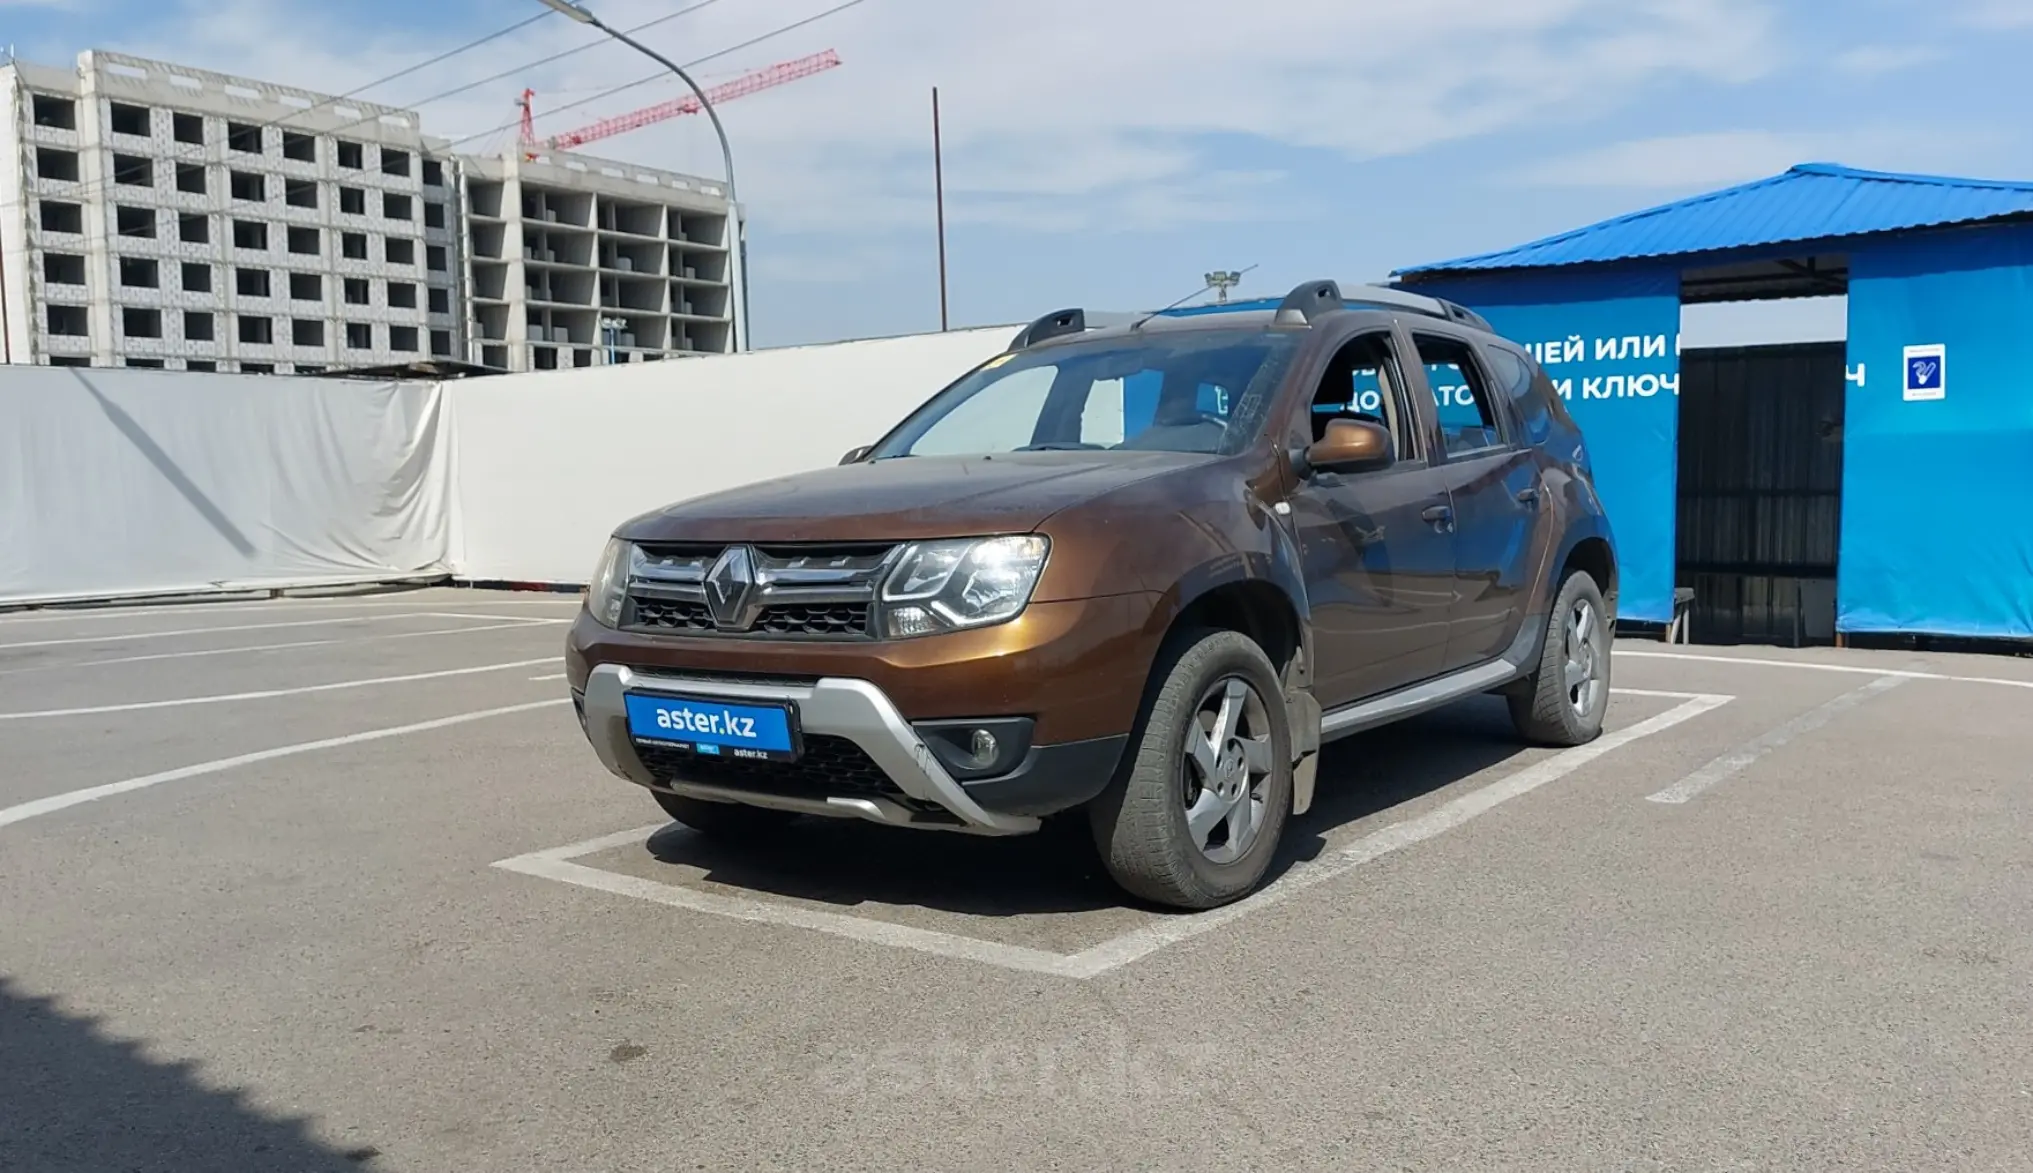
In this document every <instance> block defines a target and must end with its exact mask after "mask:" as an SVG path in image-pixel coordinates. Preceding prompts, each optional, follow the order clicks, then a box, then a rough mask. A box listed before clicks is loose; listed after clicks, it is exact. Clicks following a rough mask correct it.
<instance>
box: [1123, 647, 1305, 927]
mask: <svg viewBox="0 0 2033 1173" xmlns="http://www.w3.org/2000/svg"><path fill="white" fill-rule="evenodd" d="M1173 647H1174V648H1175V649H1183V650H1180V651H1178V654H1177V655H1176V656H1175V657H1173V658H1172V659H1170V661H1169V666H1167V661H1166V660H1163V659H1161V660H1160V661H1159V663H1160V670H1161V671H1164V673H1165V676H1164V678H1163V681H1162V683H1160V684H1159V685H1158V687H1157V690H1156V692H1155V693H1154V694H1153V695H1152V697H1151V699H1150V701H1149V702H1148V708H1147V710H1146V712H1145V714H1144V719H1143V721H1142V728H1141V729H1140V730H1139V733H1138V736H1137V737H1136V739H1135V741H1134V745H1133V749H1132V752H1131V755H1130V757H1129V760H1128V762H1127V763H1126V769H1125V770H1124V773H1123V774H1122V775H1121V776H1120V777H1118V778H1117V780H1116V781H1115V782H1114V783H1113V784H1112V785H1111V786H1110V787H1109V789H1108V790H1107V791H1106V792H1104V793H1103V794H1102V796H1101V797H1100V798H1098V799H1096V800H1095V802H1094V804H1093V806H1091V807H1090V808H1089V811H1088V813H1089V818H1090V821H1091V824H1092V826H1093V829H1094V840H1095V844H1096V846H1097V847H1098V848H1099V849H1100V851H1101V856H1102V860H1103V862H1104V863H1105V864H1106V866H1107V868H1108V871H1109V874H1110V875H1111V876H1112V877H1114V879H1115V881H1116V883H1118V884H1120V885H1121V886H1122V887H1123V888H1124V889H1125V890H1127V891H1128V892H1130V893H1132V894H1134V895H1137V896H1141V897H1143V898H1144V899H1146V900H1150V901H1153V902H1155V903H1159V904H1167V905H1172V906H1174V907H1179V908H1193V909H1200V908H1213V907H1216V906H1218V905H1222V904H1227V903H1229V902H1231V901H1234V900H1238V899H1240V898H1242V897H1243V896H1246V895H1248V894H1249V892H1250V891H1251V890H1253V889H1254V888H1255V887H1256V886H1257V884H1258V883H1259V882H1260V881H1261V880H1262V879H1263V876H1264V872H1265V870H1266V869H1267V868H1269V866H1270V862H1271V856H1272V855H1273V854H1274V853H1275V852H1276V851H1277V847H1278V840H1279V838H1280V836H1281V835H1282V834H1283V832H1284V828H1285V821H1286V819H1287V818H1288V817H1289V816H1290V813H1291V809H1292V755H1291V745H1292V737H1291V731H1290V729H1289V728H1288V727H1287V722H1286V715H1285V707H1284V703H1283V696H1284V694H1283V692H1282V691H1281V690H1280V689H1279V686H1278V675H1277V670H1276V669H1275V668H1273V667H1272V666H1271V661H1270V658H1269V657H1268V656H1266V655H1265V654H1264V651H1263V649H1262V648H1260V647H1258V646H1257V645H1256V643H1255V642H1253V641H1252V640H1250V639H1249V638H1248V637H1247V636H1244V635H1242V634H1240V633H1238V632H1233V631H1215V632H1207V633H1203V634H1200V635H1197V636H1188V637H1184V638H1182V639H1180V640H1178V641H1177V642H1175V643H1174V644H1173Z"/></svg>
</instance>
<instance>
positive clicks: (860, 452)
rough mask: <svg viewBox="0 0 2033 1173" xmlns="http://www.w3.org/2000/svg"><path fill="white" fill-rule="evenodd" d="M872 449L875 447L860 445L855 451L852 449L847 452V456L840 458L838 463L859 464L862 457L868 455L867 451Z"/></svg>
mask: <svg viewBox="0 0 2033 1173" xmlns="http://www.w3.org/2000/svg"><path fill="white" fill-rule="evenodd" d="M873 447H875V445H873V444H863V445H862V446H861V447H859V448H856V449H853V450H851V451H849V452H848V453H847V455H845V456H843V457H841V458H840V463H842V464H855V463H857V462H859V461H860V460H861V458H862V457H864V456H866V455H868V450H869V449H871V448H873Z"/></svg>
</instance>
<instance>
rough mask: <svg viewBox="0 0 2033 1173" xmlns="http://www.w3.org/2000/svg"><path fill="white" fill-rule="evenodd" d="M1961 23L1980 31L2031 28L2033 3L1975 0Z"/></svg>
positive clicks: (2026, 1)
mask: <svg viewBox="0 0 2033 1173" xmlns="http://www.w3.org/2000/svg"><path fill="white" fill-rule="evenodd" d="M1962 22H1963V23H1964V24H1967V25H1969V26H1971V27H1972V28H1980V29H2024V28H2033V3H2028V0H1975V2H1974V3H1971V4H1970V5H1969V8H1968V10H1967V11H1965V12H1964V13H1963V14H1962Z"/></svg>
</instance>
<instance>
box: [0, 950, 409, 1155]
mask: <svg viewBox="0 0 2033 1173" xmlns="http://www.w3.org/2000/svg"><path fill="white" fill-rule="evenodd" d="M144 1046H145V1044H143V1043H139V1042H127V1041H124V1040H121V1039H117V1038H111V1037H108V1036H107V1034H105V1033H104V1032H103V1031H102V1030H101V1029H99V1027H98V1026H97V1024H96V1023H94V1022H93V1021H91V1020H90V1019H85V1018H79V1017H76V1016H74V1015H71V1014H67V1013H65V1012H64V1011H63V1010H61V1009H59V1008H58V1007H57V1006H56V1005H55V1004H54V1003H53V1002H52V1001H51V1000H50V999H47V998H40V997H33V996H29V995H27V994H24V993H22V992H20V991H19V990H17V989H15V988H14V987H13V985H12V983H11V982H9V981H8V979H7V978H6V977H4V976H0V1169H32V1170H35V1171H36V1173H72V1171H75V1173H106V1171H107V1170H118V1169H175V1170H178V1173H247V1171H249V1170H261V1169H288V1170H291V1171H292V1173H341V1171H344V1173H359V1171H360V1170H364V1169H374V1168H378V1167H379V1166H378V1165H376V1164H375V1163H374V1158H375V1157H376V1156H378V1155H379V1154H378V1152H377V1150H376V1149H375V1148H374V1147H373V1146H371V1145H363V1146H360V1147H358V1148H354V1149H351V1150H347V1151H340V1150H336V1149H332V1148H329V1147H327V1146H325V1145H323V1144H321V1143H319V1142H318V1141H317V1140H316V1139H314V1138H313V1137H312V1136H311V1135H310V1134H309V1130H308V1129H307V1128H306V1127H305V1124H304V1121H302V1120H298V1119H288V1118H282V1117H276V1116H270V1115H267V1114H264V1113H263V1112H261V1111H259V1110H257V1109H255V1108H253V1107H251V1106H250V1105H248V1104H247V1103H246V1102H245V1099H244V1098H243V1096H242V1095H241V1093H239V1092H237V1091H234V1090H231V1089H225V1090H221V1089H217V1088H212V1087H207V1086H205V1084H204V1083H203V1082H202V1081H201V1080H200V1079H199V1078H198V1075H197V1072H196V1070H195V1068H196V1064H194V1063H190V1062H179V1063H162V1062H158V1061H156V1060H153V1059H150V1058H148V1057H147V1056H146V1055H145V1054H144V1053H143V1048H144Z"/></svg>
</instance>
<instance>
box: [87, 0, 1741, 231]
mask: <svg viewBox="0 0 2033 1173" xmlns="http://www.w3.org/2000/svg"><path fill="white" fill-rule="evenodd" d="M830 2H831V0H739V2H732V0H730V2H725V3H715V4H712V5H711V6H709V7H707V8H705V9H703V10H701V11H699V12H697V13H695V14H692V15H688V16H684V17H681V18H679V19H678V20H675V21H672V22H670V23H668V24H666V25H663V26H661V27H659V28H656V29H654V30H651V31H650V32H648V33H645V34H644V36H645V39H647V40H649V41H650V42H651V43H652V44H654V45H655V46H657V47H658V48H660V49H663V50H665V51H668V52H670V53H672V54H673V55H674V56H679V57H680V59H684V58H688V57H696V56H698V55H700V50H699V48H698V47H705V46H721V45H727V44H732V43H735V42H738V41H741V40H744V39H746V38H748V37H750V36H754V35H756V34H758V33H761V32H765V31H768V30H769V29H772V28H775V27H779V26H781V25H783V24H785V23H788V22H789V21H791V20H795V19H799V18H801V17H804V16H809V15H811V14H813V13H815V12H818V11H821V10H823V9H824V8H826V7H828V6H829V4H830ZM531 7H532V8H533V7H534V3H533V2H532V4H531ZM338 8H339V6H330V5H311V4H309V3H307V2H305V0H291V2H289V3H278V2H276V0H209V2H207V3H205V4H202V5H191V6H188V7H186V8H184V9H183V10H182V11H181V12H179V13H178V14H177V17H178V18H177V20H176V22H175V23H173V24H165V25H163V26H160V31H159V32H155V33H146V32H137V33H136V34H134V38H135V40H136V41H141V42H144V43H128V44H123V45H121V46H120V47H121V48H124V49H128V50H130V51H134V52H140V53H144V54H148V55H154V56H162V57H168V58H171V59H174V60H185V61H190V62H191V63H192V64H200V65H207V66H210V67H213V68H218V69H222V70H226V71H229V72H238V73H244V74H248V75H251V76H259V77H266V78H272V79H276V80H288V81H291V82H294V83H296V84H299V85H305V86H309V87H313V88H319V87H324V88H331V89H345V88H348V87H350V86H352V85H356V84H359V83H360V82H362V81H364V80H367V79H369V78H371V77H373V76H375V75H376V74H377V73H379V72H382V71H384V70H386V69H388V68H389V67H390V66H391V65H392V64H396V63H405V62H408V61H412V60H415V59H416V58H417V57H418V56H420V55H421V54H420V53H419V51H418V49H417V48H416V45H415V37H414V35H413V34H409V33H406V32H405V31H403V30H400V29H389V28H382V29H375V28H373V27H371V26H369V27H361V26H362V25H364V24H365V23H366V22H353V21H347V20H343V19H339V18H337V17H335V16H334V15H333V14H334V13H335V12H337V11H338ZM598 8H599V10H600V12H601V15H602V16H603V17H604V18H605V19H606V20H608V21H609V22H610V23H612V24H615V25H618V26H624V27H625V26H627V25H630V24H634V23H638V22H640V21H643V20H646V19H649V18H651V17H652V16H656V15H662V14H664V13H666V12H668V11H670V0H603V2H602V3H600V4H599V5H598ZM1767 8H1768V4H1767V0H1510V2H1508V3H1504V4H1491V3H1488V2H1487V0H1422V2H1421V3H1418V4H1409V3H1403V2H1401V0H1292V2H1291V3H1290V4H1288V5H1286V6H1284V8H1283V9H1282V10H1281V11H1279V12H1278V13H1277V15H1276V17H1275V18H1274V19H1271V18H1266V14H1265V13H1264V12H1262V11H1252V10H1250V9H1248V8H1247V7H1238V6H1237V5H1235V4H1234V3H1233V2H1232V0H1110V2H1109V3H1105V4H1096V3H1093V2H1091V0H1028V2H1026V3H995V4H987V3H980V2H979V0H976V2H974V3H964V2H959V0H866V2H865V3H863V4H861V5H859V6H857V7H855V8H853V9H850V10H848V11H846V12H843V13H841V14H840V15H838V16H837V17H834V18H831V19H829V20H826V21H821V22H819V23H817V24H814V25H812V26H809V27H807V28H805V29H801V30H799V31H797V32H795V33H792V34H790V35H787V36H784V37H782V38H779V39H778V40H775V41H771V42H769V43H767V44H765V45H760V46H756V47H755V48H752V49H749V50H746V51H744V52H742V53H740V54H738V55H735V56H734V57H731V58H728V59H726V60H723V61H721V62H718V63H716V64H715V65H714V66H713V67H712V68H713V69H715V70H721V71H729V70H734V69H738V68H752V67H757V66H760V65H763V64H766V63H769V62H772V61H778V60H784V59H787V58H791V57H795V56H799V55H802V54H805V53H809V52H814V51H816V50H818V49H820V48H824V47H827V46H833V47H837V48H838V49H839V51H840V55H841V58H842V60H843V63H844V64H843V65H842V66H841V67H840V68H838V69H834V70H831V71H829V72H827V73H824V74H821V75H818V76H816V77H812V78H808V79H805V80H801V81H798V82H795V83H792V84H790V85H788V86H786V87H784V88H782V89H780V90H775V91H771V92H767V93H759V94H754V95H751V96H748V97H745V98H743V99H741V100H740V101H739V102H735V103H729V104H728V106H727V108H726V110H725V111H724V113H723V118H724V120H725V121H726V123H727V126H728V131H729V134H730V136H731V137H732V138H733V140H734V142H735V150H736V159H737V163H738V165H739V167H740V179H741V188H742V193H743V197H744V200H745V202H747V203H748V204H749V205H750V206H751V207H752V209H753V211H754V216H755V219H756V222H757V224H758V227H759V228H763V229H766V230H771V231H777V232H806V233H823V232H840V233H847V232H852V233H868V232H881V231H885V230H888V229H890V228H894V227H898V226H902V225H911V226H916V225H918V224H921V223H922V222H924V221H927V220H928V219H929V212H930V209H929V204H930V199H931V175H930V167H929V164H930V110H929V91H930V87H931V86H933V85H935V84H936V85H939V86H940V87H941V98H942V106H943V114H944V129H945V137H946V146H947V160H946V161H947V171H946V175H947V181H948V185H949V186H948V193H949V212H950V213H952V214H953V215H954V216H956V217H957V218H959V219H960V220H962V221H963V222H965V221H966V220H967V219H968V218H970V217H972V218H975V219H986V220H993V221H996V222H1000V223H1009V222H1012V221H1016V222H1021V223H1024V224H1026V225H1027V226H1029V227H1033V228H1035V229H1037V230H1041V231H1050V230H1054V229H1055V228H1057V229H1066V230H1071V229H1082V230H1085V229H1089V228H1091V227H1092V226H1093V225H1094V224H1095V223H1096V222H1097V220H1098V219H1099V218H1101V217H1105V216H1114V217H1125V218H1127V221H1128V222H1127V223H1125V224H1124V225H1123V226H1124V227H1134V226H1136V224H1137V223H1138V222H1148V223H1149V224H1151V225H1163V224H1176V223H1179V222H1181V220H1182V219H1184V220H1191V219H1192V218H1194V217H1196V216H1202V215H1211V214H1216V213H1220V214H1232V213H1233V212H1234V211H1235V210H1236V209H1238V208H1240V207H1242V206H1243V201H1245V200H1256V199H1264V198H1273V199H1274V198H1275V197H1276V196H1277V195H1278V192H1277V188H1278V187H1279V186H1280V185H1279V184H1278V183H1277V182H1276V177H1275V176H1274V175H1272V176H1267V175H1266V174H1265V171H1264V169H1262V168H1259V167H1255V166H1244V167H1236V166H1234V165H1233V164H1225V163H1224V161H1223V160H1221V159H1218V158H1216V157H1214V156H1212V155H1211V153H1210V151H1209V148H1208V146H1207V138H1206V136H1214V135H1220V136H1237V137H1239V138H1240V139H1242V140H1245V141H1247V140H1257V141H1260V142H1262V143H1264V144H1267V145H1269V146H1272V147H1282V148H1287V149H1290V148H1299V149H1303V150H1318V151H1326V152H1333V153H1335V154H1337V155H1340V156H1343V157H1347V158H1353V159H1369V158H1377V157H1382V156H1389V155H1402V154H1407V153H1412V152H1417V151H1419V150H1422V149H1425V148H1428V147H1431V146H1434V145H1436V144H1439V143H1444V142H1450V141H1457V140H1461V139H1464V138H1469V137H1472V136H1477V135H1486V134H1495V133H1502V132H1506V131H1513V130H1517V129H1519V128H1521V127H1525V126H1528V125H1530V124H1532V123H1534V122H1535V121H1538V120H1541V119H1544V118H1547V117H1553V116H1562V117H1569V116H1573V117H1585V116H1587V115H1589V114H1593V113H1600V112H1604V111H1607V110H1609V109H1612V108H1615V107H1617V106H1619V105H1621V104H1623V103H1624V102H1626V101H1628V100H1630V99H1631V98H1632V97H1633V96H1634V95H1636V94H1638V93H1640V92H1642V91H1645V90H1647V89H1650V88H1652V87H1654V86H1657V85H1660V84H1664V83H1670V82H1673V81H1676V80H1686V79H1697V80H1709V81H1719V82H1736V81H1743V80H1747V79H1750V78H1753V77H1757V76H1760V75H1762V74H1763V73H1764V72H1766V71H1767V70H1769V69H1770V68H1771V67H1772V66H1773V64H1774V61H1775V55H1774V51H1773V48H1772V45H1771V43H1770V41H1771V28H1770V21H1769V13H1768V10H1767ZM476 31H477V30H476ZM593 35H594V34H593V33H592V32H591V31H589V30H584V29H581V28H578V27H576V26H573V25H571V24H569V23H568V22H566V21H564V20H563V19H561V18H558V19H552V20H547V21H544V22H542V23H541V24H538V25H536V26H534V27H532V28H531V29H530V30H527V31H526V32H524V33H522V34H519V35H517V36H515V37H510V38H504V39H503V40H502V41H499V42H496V43H494V44H492V45H489V46H488V47H487V48H486V49H485V50H483V51H481V52H477V53H474V54H471V55H469V56H468V57H462V58H459V59H456V60H455V61H453V62H450V63H447V64H446V65H443V66H438V67H433V69H431V70H429V71H427V72H426V74H425V75H419V76H418V77H416V78H411V79H406V80H405V81H404V82H402V83H399V84H398V85H396V86H392V87H389V89H388V91H387V92H386V93H383V92H381V91H377V92H375V93H372V94H370V95H368V96H369V97H372V98H376V99H380V100H391V101H400V100H407V99H414V98H417V97H421V96H423V95H424V94H427V93H430V92H433V91H437V90H442V89H445V88H450V86H451V85H454V84H457V83H458V82H459V81H460V80H462V79H464V78H472V77H479V76H483V75H485V74H487V73H491V72H495V71H497V70H500V69H502V68H504V67H506V66H508V65H511V64H513V63H514V62H516V61H518V60H522V59H525V58H527V57H530V56H535V55H537V54H538V53H540V52H541V51H542V50H543V49H544V48H546V47H551V46H566V45H571V44H577V43H581V42H582V41H584V40H585V39H587V38H589V37H591V36H593ZM447 39H449V38H447ZM653 69H654V67H653V65H651V64H649V63H647V62H643V61H642V60H641V59H640V58H639V57H636V56H634V55H633V54H631V53H629V52H628V51H627V50H626V49H625V48H622V47H620V46H612V47H603V48H599V49H596V50H593V51H590V52H587V53H583V54H580V55H579V56H576V57H574V58H571V59H569V60H568V61H566V62H562V63H559V64H558V65H556V66H552V67H546V68H544V69H540V70H535V71H532V72H531V73H530V75H529V76H528V77H527V78H521V77H518V78H513V79H507V80H504V81H500V82H496V83H493V84H492V85H491V86H488V87H486V88H484V89H483V90H481V91H478V92H476V93H473V94H469V95H464V96H462V97H461V98H458V99H455V100H451V101H447V102H444V103H441V104H434V105H431V106H429V107H428V108H426V109H425V111H424V114H425V119H426V125H427V127H428V128H430V129H431V130H432V131H434V132H437V133H452V134H459V133H468V132H472V131H479V130H485V129H488V128H490V127H493V126H495V125H498V124H500V123H504V122H507V121H510V120H511V119H512V117H513V110H512V107H511V101H512V99H513V96H514V94H515V93H516V92H517V91H518V90H519V89H520V88H521V84H523V83H524V82H526V83H527V84H529V85H531V86H532V87H533V88H535V89H536V90H537V91H538V109H539V111H540V112H541V111H542V110H544V109H546V108H547V105H548V107H549V108H555V105H556V104H557V102H556V100H555V97H554V99H553V101H552V102H550V103H546V100H545V99H546V95H553V96H558V97H561V96H562V95H563V94H564V93H565V92H568V91H583V90H587V89H591V88H594V87H599V86H601V85H603V84H613V83H614V82H615V81H616V80H626V79H629V78H632V77H635V76H640V75H643V74H647V73H649V72H653ZM673 93H674V90H673V89H672V88H671V87H670V86H668V85H659V86H646V87H643V88H642V89H640V90H638V91H634V92H631V93H630V94H627V95H622V96H618V97H616V98H613V99H610V100H608V101H606V102H604V103H602V104H601V105H599V106H598V107H597V108H588V109H585V110H578V111H571V112H568V113H566V114H563V115H560V116H559V117H558V118H557V119H556V120H554V121H552V120H547V121H546V122H545V123H543V124H540V127H539V129H540V130H544V131H547V132H549V131H556V130H561V129H566V128H568V127H569V126H571V125H573V124H574V123H575V122H576V121H577V120H578V118H579V116H580V115H585V116H586V118H587V119H589V120H590V118H592V117H594V116H597V115H602V114H610V113H616V112H619V111H620V110H624V109H627V108H629V107H630V106H632V105H636V104H647V103H648V102H651V101H654V100H658V99H660V98H664V97H668V96H671V95H672V94H673ZM710 143H711V139H710V136H709V130H708V128H707V126H706V125H705V123H704V120H703V119H698V118H689V119H684V120H681V121H679V122H673V123H666V124H663V125H660V126H657V127H652V128H649V129H645V130H641V131H637V132H635V133H633V134H631V135H629V136H627V137H625V138H617V139H615V140H612V141H609V142H604V143H600V144H595V145H592V146H589V147H588V148H587V149H586V151H587V153H593V154H606V155H610V156H614V157H618V158H622V159H627V160H631V161H639V162H642V163H645V164H653V165H656V164H661V165H673V164H676V165H679V166H681V167H683V166H689V167H691V168H692V169H695V170H700V171H706V172H709V173H714V172H717V170H718V165H717V151H716V150H713V149H711V147H710Z"/></svg>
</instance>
